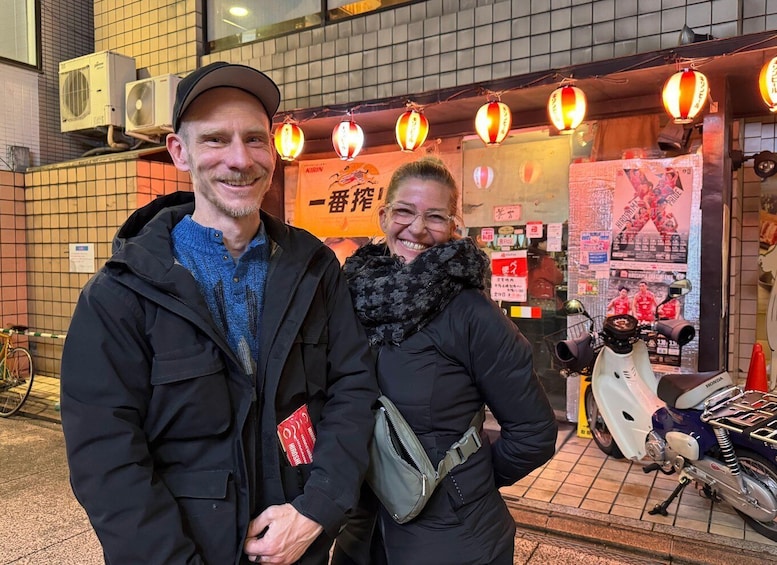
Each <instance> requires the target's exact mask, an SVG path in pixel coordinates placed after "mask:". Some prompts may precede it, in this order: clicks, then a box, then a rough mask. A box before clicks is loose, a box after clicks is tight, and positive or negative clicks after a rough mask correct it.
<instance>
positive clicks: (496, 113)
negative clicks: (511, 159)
mask: <svg viewBox="0 0 777 565" xmlns="http://www.w3.org/2000/svg"><path fill="white" fill-rule="evenodd" d="M512 125H513V113H512V112H511V111H510V107H509V106H508V105H507V104H504V103H502V102H497V101H493V102H487V103H486V104H483V105H482V106H481V107H480V109H479V110H478V113H477V115H476V116H475V131H476V132H477V134H478V136H479V137H480V139H481V140H483V143H485V144H486V145H499V144H500V143H502V142H503V141H504V139H505V137H507V134H508V133H510V127H511V126H512Z"/></svg>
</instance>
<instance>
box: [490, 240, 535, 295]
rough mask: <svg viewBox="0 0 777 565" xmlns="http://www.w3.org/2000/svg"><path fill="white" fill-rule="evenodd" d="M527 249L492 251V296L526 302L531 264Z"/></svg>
mask: <svg viewBox="0 0 777 565" xmlns="http://www.w3.org/2000/svg"><path fill="white" fill-rule="evenodd" d="M526 257H527V253H526V250H525V249H522V250H516V251H494V252H492V253H491V273H492V275H491V298H492V299H493V300H496V301H497V302H498V301H500V300H505V301H507V302H526V297H527V288H528V284H529V265H528V261H527V258H526Z"/></svg>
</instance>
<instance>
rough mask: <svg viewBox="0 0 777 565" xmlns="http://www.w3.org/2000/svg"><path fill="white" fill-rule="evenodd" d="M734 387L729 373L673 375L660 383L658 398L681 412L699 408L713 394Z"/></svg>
mask: <svg viewBox="0 0 777 565" xmlns="http://www.w3.org/2000/svg"><path fill="white" fill-rule="evenodd" d="M731 386H734V382H733V381H732V380H731V376H730V375H729V374H728V372H727V371H722V372H721V371H710V372H706V373H691V374H688V373H671V374H668V375H664V376H663V377H661V380H660V381H658V391H657V393H658V398H660V399H661V400H663V401H664V402H666V405H667V406H669V407H671V408H677V409H679V410H688V409H690V408H698V409H699V410H701V409H702V408H703V407H704V406H703V403H704V401H705V400H706V399H707V397H709V396H710V395H711V394H712V393H713V392H715V391H718V390H720V389H723V388H728V387H731Z"/></svg>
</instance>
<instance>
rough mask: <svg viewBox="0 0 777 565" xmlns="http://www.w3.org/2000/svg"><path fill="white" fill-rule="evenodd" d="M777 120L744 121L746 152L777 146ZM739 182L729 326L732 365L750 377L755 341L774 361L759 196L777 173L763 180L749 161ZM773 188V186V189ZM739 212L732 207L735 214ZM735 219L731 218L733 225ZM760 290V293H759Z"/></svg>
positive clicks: (744, 148) (733, 242)
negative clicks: (762, 278) (761, 260)
mask: <svg viewBox="0 0 777 565" xmlns="http://www.w3.org/2000/svg"><path fill="white" fill-rule="evenodd" d="M776 130H777V123H776V121H775V119H772V120H769V121H762V122H751V123H747V124H745V125H744V128H743V132H742V135H741V136H740V139H741V140H742V149H743V151H744V153H745V155H748V156H749V155H754V154H756V153H758V152H760V151H775V150H777V133H776ZM736 176H737V178H738V179H740V183H735V184H734V186H735V187H737V186H738V188H739V189H740V190H741V192H740V194H739V195H738V197H739V201H740V202H741V236H740V237H739V238H738V239H732V242H731V250H732V257H736V255H737V252H739V253H738V255H739V258H740V260H739V261H738V262H737V263H734V264H732V268H731V294H734V296H732V297H731V308H732V312H731V320H732V322H736V324H737V325H736V326H735V325H734V323H732V324H730V326H731V327H730V328H729V340H730V341H729V365H728V366H729V368H730V370H732V371H735V370H736V371H738V372H739V374H740V378H741V379H745V378H746V377H747V370H748V367H749V365H750V359H751V357H752V352H753V344H754V343H756V341H757V342H759V343H761V345H762V347H763V350H764V354H765V356H766V361H767V363H769V362H770V361H771V359H770V358H771V351H770V349H769V344H768V341H767V340H766V331H765V321H766V310H765V306H766V303H767V302H768V292H764V290H763V289H759V284H758V277H759V274H760V270H759V265H758V255H759V246H760V241H759V231H760V229H759V228H760V215H759V210H760V200H761V192H762V189H763V188H764V187H765V186H766V185H771V186H772V187H773V186H774V185H775V183H777V178H776V177H770V178H768V179H766V180H765V181H762V180H761V178H760V177H759V176H757V175H756V174H755V173H754V172H753V162H752V161H748V162H747V163H745V165H744V166H743V168H742V169H741V170H740V171H739V172H738V173H737V175H736ZM773 191H774V189H772V192H773ZM736 212H737V210H736V208H735V207H732V217H733V216H735V213H736ZM733 225H734V223H733V222H732V226H733ZM759 293H760V297H759Z"/></svg>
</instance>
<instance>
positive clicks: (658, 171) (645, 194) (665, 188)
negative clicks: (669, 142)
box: [612, 160, 693, 264]
mask: <svg viewBox="0 0 777 565" xmlns="http://www.w3.org/2000/svg"><path fill="white" fill-rule="evenodd" d="M692 186H693V169H692V168H691V167H677V166H674V165H672V164H666V162H665V161H660V160H659V161H651V160H641V161H628V162H624V164H623V166H622V168H620V170H618V171H617V174H616V177H615V183H614V193H613V215H612V219H613V225H612V233H613V245H612V258H613V260H619V261H650V262H654V261H655V262H660V263H678V264H685V263H687V259H688V235H689V228H690V221H691V198H692V192H691V190H690V187H692ZM686 187H687V189H686Z"/></svg>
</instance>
